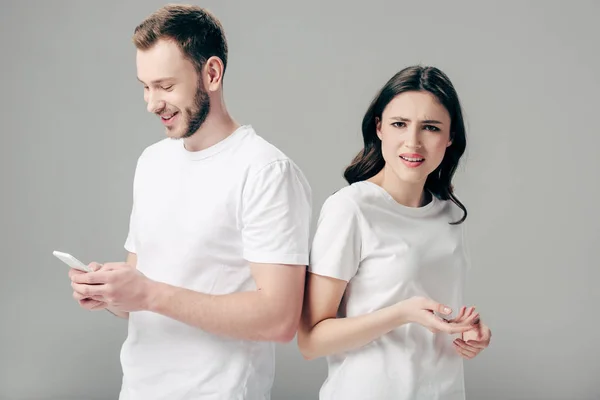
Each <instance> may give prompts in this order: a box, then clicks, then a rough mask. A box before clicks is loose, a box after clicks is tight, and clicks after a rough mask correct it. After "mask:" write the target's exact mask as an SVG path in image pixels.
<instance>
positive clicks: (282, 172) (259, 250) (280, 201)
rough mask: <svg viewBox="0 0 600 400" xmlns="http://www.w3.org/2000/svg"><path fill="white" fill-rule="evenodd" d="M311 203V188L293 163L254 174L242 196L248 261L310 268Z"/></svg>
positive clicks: (274, 164) (279, 163)
mask: <svg viewBox="0 0 600 400" xmlns="http://www.w3.org/2000/svg"><path fill="white" fill-rule="evenodd" d="M311 202H312V193H311V188H310V185H309V184H308V182H307V180H306V178H305V177H304V175H303V174H302V172H301V171H300V169H299V168H298V167H297V166H296V165H295V164H294V163H293V162H292V161H291V160H279V161H274V162H272V163H270V164H268V165H267V166H265V167H262V168H261V169H260V170H259V171H257V172H254V173H251V175H250V176H249V177H248V179H247V181H246V185H245V187H244V191H243V194H242V213H241V222H242V227H241V231H242V241H243V246H244V250H243V254H244V258H245V259H246V260H248V261H249V262H254V263H265V264H294V265H307V264H308V253H309V247H310V219H311V212H312V210H311V207H312V204H311Z"/></svg>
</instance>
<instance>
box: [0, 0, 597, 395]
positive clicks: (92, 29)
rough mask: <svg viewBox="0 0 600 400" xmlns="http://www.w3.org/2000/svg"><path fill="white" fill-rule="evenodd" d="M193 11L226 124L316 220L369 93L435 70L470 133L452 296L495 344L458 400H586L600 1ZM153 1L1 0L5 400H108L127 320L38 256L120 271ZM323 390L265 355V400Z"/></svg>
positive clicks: (272, 4)
mask: <svg viewBox="0 0 600 400" xmlns="http://www.w3.org/2000/svg"><path fill="white" fill-rule="evenodd" d="M194 3H195V4H199V5H202V6H206V7H208V8H209V9H210V10H211V11H213V12H214V13H215V14H216V15H217V17H218V18H220V20H221V21H222V23H223V25H224V27H225V30H226V33H227V36H228V40H229V46H230V60H229V66H228V70H227V73H226V76H225V92H226V101H227V104H228V106H229V109H230V111H231V112H232V114H233V116H234V117H235V118H236V119H237V120H238V121H240V122H242V123H250V124H252V125H253V126H254V127H255V129H256V130H257V131H258V132H259V133H260V134H261V135H263V136H264V137H265V138H267V139H268V140H269V141H271V142H272V143H274V144H275V145H277V146H278V147H280V148H281V149H282V150H283V151H284V152H286V153H287V154H288V155H290V156H291V157H292V158H293V159H294V160H295V161H296V162H297V163H298V164H299V165H300V167H301V168H302V169H303V170H304V172H305V174H306V176H307V177H308V179H309V180H310V183H311V185H312V188H313V193H314V217H313V219H314V220H315V221H316V217H317V215H318V212H319V209H320V207H321V205H322V203H323V201H324V200H325V198H326V197H327V196H329V195H330V194H331V193H333V192H334V191H335V190H336V189H338V188H339V187H340V186H342V185H344V181H343V179H342V171H343V169H344V167H345V166H346V165H347V164H348V163H349V162H350V160H351V158H352V157H353V156H354V155H355V153H356V152H357V151H358V150H359V149H360V146H361V144H362V142H361V136H360V122H361V119H362V116H363V113H364V112H365V110H366V108H367V106H368V104H369V102H370V101H371V99H372V97H373V96H374V95H375V92H376V91H377V89H379V88H380V87H381V86H382V85H383V84H384V83H385V81H386V80H387V79H388V78H390V77H391V75H392V74H394V73H395V72H397V71H398V70H400V69H401V68H403V67H405V66H408V65H410V64H416V63H421V64H430V65H435V66H438V67H440V68H441V69H442V70H444V71H445V72H446V73H447V74H448V75H449V76H450V78H451V79H452V80H453V82H454V84H455V86H456V88H457V90H458V93H459V95H460V97H461V100H462V104H463V106H464V111H465V118H466V121H467V128H468V132H467V134H468V136H467V137H468V150H467V154H466V156H465V158H464V159H463V162H462V164H461V167H460V169H459V171H458V173H457V176H456V180H455V184H456V190H457V193H458V196H459V198H460V199H461V200H462V201H463V202H464V203H465V204H466V206H467V207H468V210H469V218H468V220H467V223H468V229H469V233H470V236H469V246H470V248H471V253H472V257H473V266H474V268H473V270H472V273H471V275H470V277H469V286H468V291H467V300H468V303H469V304H473V305H476V306H477V307H478V308H479V311H480V312H481V315H482V318H483V319H485V321H486V322H487V323H488V325H489V326H490V327H491V329H492V332H493V338H492V343H491V347H489V348H488V349H487V350H485V351H484V352H483V353H481V354H480V355H479V356H478V357H477V358H476V359H474V360H472V361H468V362H466V385H467V389H468V398H469V399H485V400H487V399H499V400H500V399H502V400H507V399H544V400H551V399H562V400H576V399H599V398H600V386H599V384H598V382H599V381H598V378H599V376H600V343H599V340H598V331H599V330H600V323H599V319H598V309H599V307H600V290H598V289H597V285H598V282H599V280H600V272H599V268H598V246H599V239H600V235H599V232H600V229H599V225H600V218H599V213H598V205H597V199H598V196H599V195H600V179H599V178H598V177H597V174H598V172H600V161H599V157H598V150H599V147H600V129H599V122H598V115H599V109H600V101H599V93H600V78H598V72H599V71H600V51H599V49H600V28H599V25H598V17H599V16H600V3H599V2H597V1H571V2H568V3H567V2H564V1H560V2H558V1H554V2H548V1H535V2H534V1H512V2H500V1H496V2H480V1H460V2H448V1H440V2H426V3H423V2H403V1H389V2H383V1H369V2H365V1H352V2H347V1H344V2H342V1H337V2H329V1H316V0H311V1H302V2H289V1H276V0H269V1H258V2H247V1H241V0H240V1H217V0H212V1H205V2H199V1H196V2H194ZM163 4H165V3H164V2H162V1H156V0H154V1H148V0H144V1H141V0H138V1H127V2H121V1H94V2H92V1H76V0H71V1H66V0H63V1H51V2H50V1H17V0H12V1H2V6H1V12H0V54H1V56H0V66H1V71H0V72H1V73H0V87H1V88H2V96H0V102H1V103H0V112H1V116H2V128H1V129H2V143H1V153H0V155H1V157H0V162H1V169H0V171H1V172H0V173H1V178H2V181H1V186H0V188H1V189H0V190H1V196H0V199H1V200H0V201H1V207H0V215H1V224H0V229H1V233H2V238H1V246H2V247H1V250H2V261H1V262H2V265H1V269H0V271H1V272H0V274H1V275H0V278H1V279H0V399H2V400H8V399H10V400H17V399H18V400H21V399H23V400H24V399H40V400H41V399H52V400H68V399H77V400H87V399H115V398H116V397H117V394H118V390H119V387H120V379H121V369H120V364H119V351H120V346H121V343H122V341H123V340H124V338H125V335H126V322H125V321H124V320H121V319H117V318H115V317H112V316H111V315H109V314H108V313H105V312H96V313H90V312H86V311H84V310H82V309H81V308H79V307H78V305H77V304H76V303H75V301H74V300H73V299H72V297H71V288H70V285H69V280H68V278H67V267H66V266H65V265H63V264H61V263H60V262H59V261H58V260H56V259H55V258H54V257H53V256H52V251H53V250H56V249H57V250H63V251H67V252H70V253H72V254H73V255H75V256H76V257H78V258H80V259H81V260H83V261H84V262H90V261H93V260H95V261H100V262H104V261H115V260H122V259H123V258H124V256H125V251H124V250H123V243H124V240H125V237H126V233H127V225H128V217H129V212H130V207H131V185H132V177H133V172H134V167H135V162H136V159H137V157H138V156H139V154H140V152H141V151H142V150H143V149H144V148H145V147H146V146H148V145H150V144H151V143H154V142H156V141H158V140H160V139H162V138H163V137H164V133H163V127H162V126H161V124H160V123H159V121H158V120H157V118H156V117H153V116H152V115H150V114H148V113H147V112H146V109H145V104H144V102H143V98H142V87H141V85H140V84H139V83H138V82H137V81H136V75H135V74H136V72H135V49H134V47H133V45H132V44H131V40H130V38H131V34H132V32H133V29H134V27H135V25H137V24H138V23H139V22H140V21H141V20H142V19H143V18H145V17H146V16H147V15H148V14H149V13H151V12H152V11H154V10H155V9H156V8H158V7H159V6H161V5H163ZM313 229H314V228H313ZM325 374H326V364H325V361H324V360H323V359H321V360H315V361H311V362H308V361H304V360H303V359H302V357H301V356H300V353H299V352H298V350H297V347H296V343H295V341H294V342H291V343H290V344H287V345H281V346H278V354H277V376H276V381H275V387H274V389H273V399H274V400H300V399H302V400H304V399H316V398H317V393H318V389H319V387H320V385H321V383H322V382H323V380H324V379H325ZM343 400H346V399H343ZM357 400H360V399H357Z"/></svg>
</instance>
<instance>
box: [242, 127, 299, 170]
mask: <svg viewBox="0 0 600 400" xmlns="http://www.w3.org/2000/svg"><path fill="white" fill-rule="evenodd" d="M246 129H248V134H247V135H246V136H245V138H244V140H243V141H242V143H241V146H239V147H238V148H237V150H236V153H237V154H236V156H239V157H240V159H242V160H243V162H244V164H246V166H247V168H248V169H249V170H250V171H259V170H261V169H263V168H265V167H268V166H270V165H273V164H282V165H291V166H294V167H295V164H294V162H293V161H292V159H291V158H290V157H289V156H288V155H287V154H286V153H285V152H284V151H283V150H282V149H280V148H279V147H277V146H276V145H275V144H273V143H271V142H270V141H269V140H267V139H266V138H264V137H263V136H261V135H259V134H258V133H257V132H256V131H255V130H254V129H253V128H252V127H251V126H248V127H247V128H246Z"/></svg>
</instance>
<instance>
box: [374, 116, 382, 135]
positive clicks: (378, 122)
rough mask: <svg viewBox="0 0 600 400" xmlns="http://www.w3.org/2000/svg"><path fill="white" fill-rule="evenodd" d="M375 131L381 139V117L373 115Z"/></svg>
mask: <svg viewBox="0 0 600 400" xmlns="http://www.w3.org/2000/svg"><path fill="white" fill-rule="evenodd" d="M375 132H377V137H378V138H379V140H381V119H379V117H375Z"/></svg>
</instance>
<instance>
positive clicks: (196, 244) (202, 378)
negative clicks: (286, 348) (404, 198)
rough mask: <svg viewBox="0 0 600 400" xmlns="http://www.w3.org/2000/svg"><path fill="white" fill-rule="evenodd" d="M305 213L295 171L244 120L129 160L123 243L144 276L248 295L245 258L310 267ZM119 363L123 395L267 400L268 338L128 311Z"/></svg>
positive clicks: (301, 182) (129, 399)
mask: <svg viewBox="0 0 600 400" xmlns="http://www.w3.org/2000/svg"><path fill="white" fill-rule="evenodd" d="M310 217H311V189H310V186H309V184H308V182H307V181H306V179H305V177H304V175H303V174H302V172H301V171H300V170H299V168H298V167H297V166H296V165H295V164H294V163H293V162H292V161H291V160H290V159H289V158H288V157H286V156H285V155H284V154H283V153H282V152H281V151H279V150H278V149H277V148H275V147H274V146H273V145H271V144H270V143H268V142H267V141H265V140H264V139H263V138H261V137H260V136H258V135H257V134H256V132H255V131H254V130H253V129H252V127H251V126H242V127H240V128H239V129H237V130H236V131H235V132H234V133H233V134H231V135H230V136H229V137H227V138H226V139H224V140H222V141H221V142H219V143H217V144H216V145H214V146H212V147H210V148H207V149H205V150H202V151H198V152H189V151H187V150H186V149H185V148H184V144H183V141H181V140H172V139H164V140H162V141H160V142H158V143H156V144H154V145H152V146H150V147H148V148H147V149H146V150H145V151H144V152H143V153H142V155H141V156H140V158H139V160H138V164H137V168H136V173H135V178H134V189H133V209H132V213H131V219H130V231H129V235H128V237H127V240H126V243H125V248H126V249H127V250H128V251H130V252H132V253H136V254H137V268H138V269H139V270H140V271H141V272H142V273H143V274H145V275H146V276H147V277H148V278H150V279H153V280H156V281H160V282H165V283H167V284H171V285H175V286H179V287H184V288H188V289H192V290H195V291H198V292H202V293H207V294H227V293H233V292H239V291H250V290H254V289H255V288H256V286H255V283H254V280H253V279H252V276H251V273H250V266H249V263H250V262H256V263H279V264H298V265H307V264H308V254H309V246H310V236H309V229H310V227H309V225H310ZM121 364H122V368H123V383H122V389H121V395H120V399H121V400H154V399H156V400H158V399H160V400H165V399H169V400H192V399H193V400H217V399H218V400H241V399H243V400H266V399H269V398H270V390H271V387H272V383H273V377H274V344H273V343H269V342H258V341H256V342H255V341H247V340H237V339H232V338H227V337H220V336H216V335H214V334H211V333H209V332H206V331H203V330H200V329H198V328H194V327H191V326H189V325H186V324H184V323H181V322H178V321H176V320H173V319H171V318H167V317H164V316H162V315H159V314H156V313H152V312H145V311H144V312H132V313H130V315H129V329H128V336H127V339H126V341H125V343H124V344H123V347H122V351H121Z"/></svg>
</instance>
